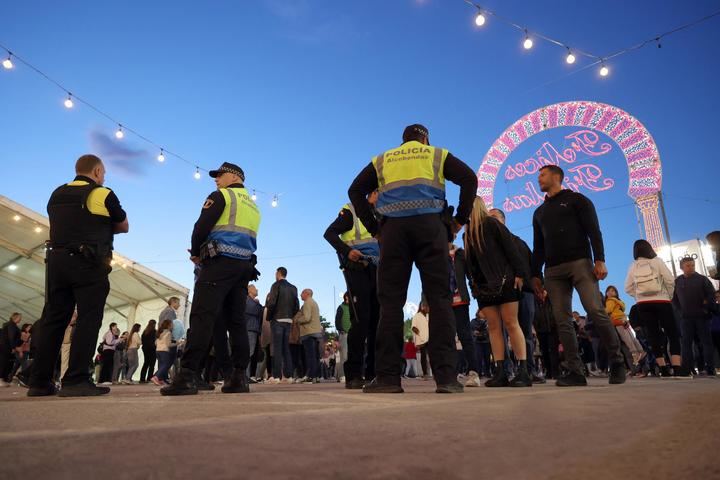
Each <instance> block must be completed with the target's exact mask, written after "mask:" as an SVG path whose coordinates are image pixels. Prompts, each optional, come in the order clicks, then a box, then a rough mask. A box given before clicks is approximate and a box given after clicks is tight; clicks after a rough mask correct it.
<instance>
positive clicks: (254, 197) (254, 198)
mask: <svg viewBox="0 0 720 480" xmlns="http://www.w3.org/2000/svg"><path fill="white" fill-rule="evenodd" d="M250 198H252V201H253V202H256V201H257V193H255V189H253V194H252V196H251V197H250Z"/></svg>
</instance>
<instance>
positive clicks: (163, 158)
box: [157, 148, 165, 163]
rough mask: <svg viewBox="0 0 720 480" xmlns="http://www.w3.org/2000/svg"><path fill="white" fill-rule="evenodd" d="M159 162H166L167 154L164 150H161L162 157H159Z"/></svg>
mask: <svg viewBox="0 0 720 480" xmlns="http://www.w3.org/2000/svg"><path fill="white" fill-rule="evenodd" d="M157 159H158V162H160V163H162V162H164V161H165V153H164V150H163V149H162V148H161V149H160V155H158V156H157Z"/></svg>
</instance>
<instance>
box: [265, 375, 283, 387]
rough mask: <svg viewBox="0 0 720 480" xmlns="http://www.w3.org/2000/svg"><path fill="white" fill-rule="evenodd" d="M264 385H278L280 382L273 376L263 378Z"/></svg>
mask: <svg viewBox="0 0 720 480" xmlns="http://www.w3.org/2000/svg"><path fill="white" fill-rule="evenodd" d="M265 384H266V385H278V384H280V379H279V378H275V377H270V378H268V379H267V380H265Z"/></svg>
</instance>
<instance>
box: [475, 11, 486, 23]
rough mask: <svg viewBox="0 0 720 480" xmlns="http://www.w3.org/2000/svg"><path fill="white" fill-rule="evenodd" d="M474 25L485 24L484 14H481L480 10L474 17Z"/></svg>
mask: <svg viewBox="0 0 720 480" xmlns="http://www.w3.org/2000/svg"><path fill="white" fill-rule="evenodd" d="M475 25H477V26H478V27H482V26H483V25H485V15H483V14H482V12H481V13H478V14H477V17H475Z"/></svg>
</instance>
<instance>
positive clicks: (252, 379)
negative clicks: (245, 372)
mask: <svg viewBox="0 0 720 480" xmlns="http://www.w3.org/2000/svg"><path fill="white" fill-rule="evenodd" d="M248 383H250V384H252V383H260V382H259V381H258V379H257V378H255V377H250V378H249V379H248Z"/></svg>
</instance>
